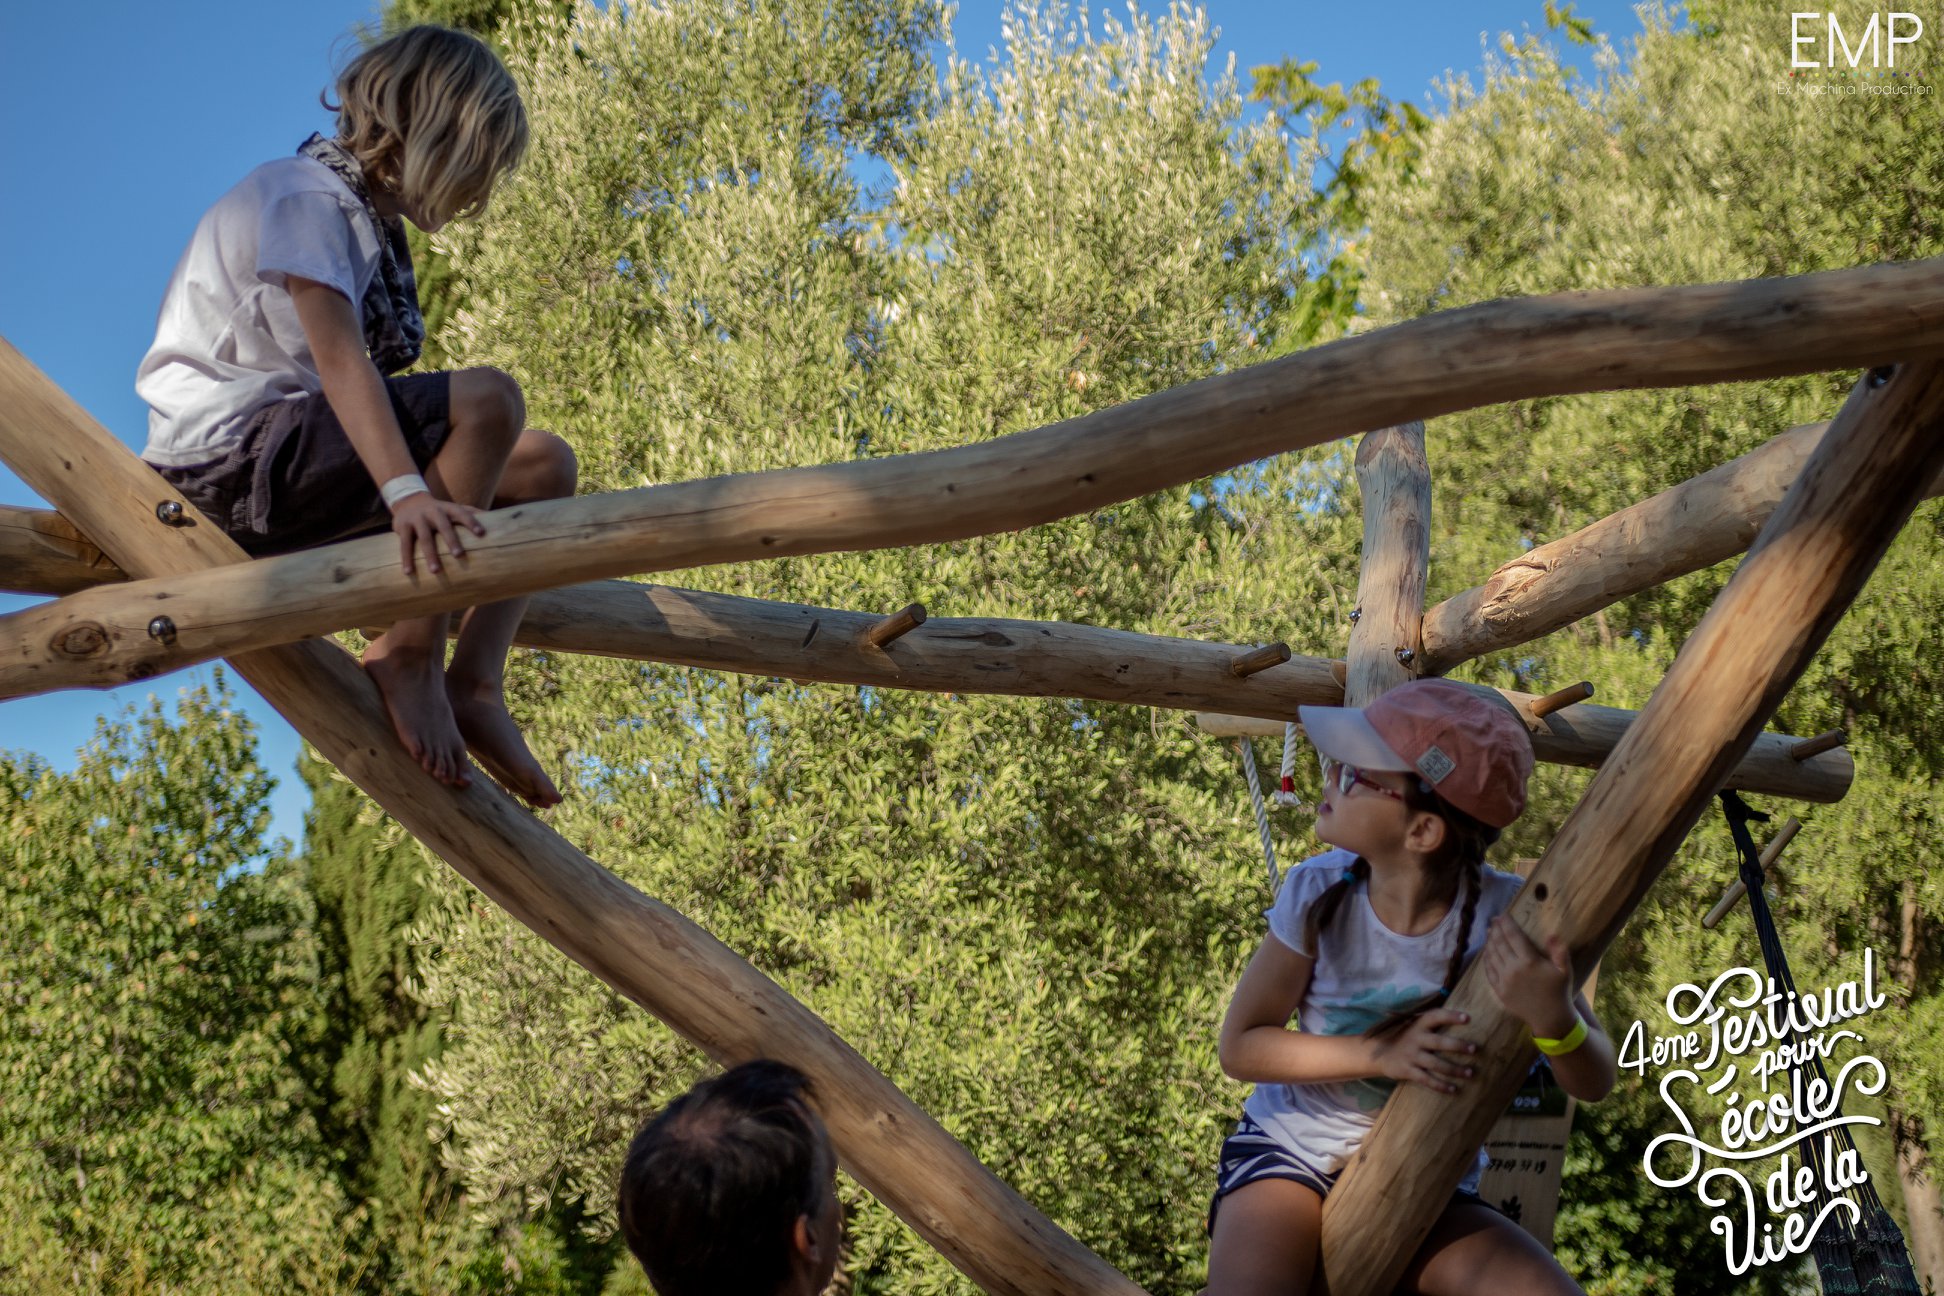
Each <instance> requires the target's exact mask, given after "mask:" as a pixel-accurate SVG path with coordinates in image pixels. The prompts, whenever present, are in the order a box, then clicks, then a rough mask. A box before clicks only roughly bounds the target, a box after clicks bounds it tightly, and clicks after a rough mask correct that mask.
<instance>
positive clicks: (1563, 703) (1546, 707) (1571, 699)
mask: <svg viewBox="0 0 1944 1296" xmlns="http://www.w3.org/2000/svg"><path fill="white" fill-rule="evenodd" d="M1592 696H1593V681H1592V680H1581V681H1580V682H1579V683H1577V684H1568V685H1567V686H1566V687H1565V688H1563V689H1560V690H1559V691H1558V692H1556V693H1548V694H1546V696H1544V697H1542V698H1534V699H1533V700H1532V705H1531V706H1530V707H1528V708H1527V709H1528V710H1529V711H1531V712H1532V718H1533V719H1534V720H1541V719H1544V718H1545V717H1546V716H1549V715H1551V714H1552V713H1553V712H1555V711H1557V710H1559V708H1561V707H1569V706H1571V705H1573V703H1575V702H1584V701H1586V699H1588V698H1590V697H1592Z"/></svg>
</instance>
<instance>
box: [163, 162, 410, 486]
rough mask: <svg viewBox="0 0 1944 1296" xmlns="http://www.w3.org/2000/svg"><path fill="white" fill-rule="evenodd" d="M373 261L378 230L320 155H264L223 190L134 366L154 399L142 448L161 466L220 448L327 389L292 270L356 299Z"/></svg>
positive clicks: (218, 452) (202, 457) (208, 457)
mask: <svg viewBox="0 0 1944 1296" xmlns="http://www.w3.org/2000/svg"><path fill="white" fill-rule="evenodd" d="M378 261H379V249H378V233H377V230H376V229H375V228H373V226H372V222H371V220H370V218H369V217H368V216H366V215H365V212H364V208H363V206H362V205H361V204H360V203H359V202H358V199H357V197H356V196H355V195H354V194H353V193H352V192H351V190H350V188H349V186H347V185H346V184H345V183H344V181H342V180H340V179H338V177H337V176H336V175H334V174H333V173H332V172H331V169H330V168H329V167H326V166H325V165H324V164H323V163H321V162H316V161H313V160H312V159H310V158H307V157H287V158H280V159H278V160H277V161H274V162H266V163H264V164H263V165H262V166H260V167H258V168H257V169H256V170H254V171H252V172H250V174H249V175H247V176H245V177H244V178H243V180H242V182H241V183H240V184H238V185H237V186H236V187H235V188H234V189H232V190H230V191H229V192H228V193H226V194H224V195H223V196H222V197H221V198H219V199H217V200H216V205H215V206H213V207H211V208H210V209H209V210H208V211H207V212H206V213H204V215H203V218H202V220H201V221H200V222H199V223H198V224H197V225H196V232H195V233H194V234H193V235H192V236H191V237H190V239H189V246H188V247H187V248H186V249H185V250H184V251H183V254H182V259H181V260H180V261H179V262H177V264H176V268H175V273H174V275H172V276H171V277H170V279H169V288H168V291H167V293H166V294H165V295H164V296H163V298H162V309H161V312H160V313H159V314H158V315H157V317H156V321H155V344H154V345H153V346H151V347H150V348H149V352H148V354H147V355H146V356H144V357H143V358H142V364H141V368H140V369H139V370H137V372H136V377H135V390H136V392H137V394H139V395H140V396H141V398H142V399H143V400H144V401H147V402H148V405H149V439H148V445H147V446H146V447H145V448H144V449H143V451H142V458H144V459H146V460H148V462H150V463H152V464H158V465H161V466H162V467H166V468H186V467H189V466H191V465H194V464H201V463H208V462H210V461H212V460H215V459H220V458H222V457H223V455H224V454H225V453H227V452H228V451H229V449H230V448H231V447H232V446H234V445H235V444H236V443H237V442H238V441H239V440H241V439H242V437H243V432H244V425H245V424H246V423H247V422H248V421H249V418H250V416H251V415H252V414H255V413H256V412H257V411H258V410H260V409H262V408H264V407H265V406H266V405H270V404H273V403H275V402H277V401H281V400H290V399H293V398H295V397H300V396H314V395H316V394H318V393H319V392H321V391H322V390H323V383H322V382H321V381H320V380H319V378H318V376H317V362H316V361H315V359H313V358H312V356H311V349H310V344H309V343H308V342H307V341H306V340H305V338H304V330H303V326H302V325H301V324H300V323H299V322H298V319H297V308H296V305H295V303H293V302H292V300H291V297H290V293H289V291H288V289H287V288H286V286H285V276H286V275H299V276H302V277H303V278H305V279H314V280H316V281H317V282H318V283H321V284H326V285H328V286H329V287H332V288H335V289H336V290H337V291H339V292H341V293H343V294H344V295H345V297H346V298H348V299H349V300H350V301H352V302H353V303H356V302H359V301H361V300H362V299H363V297H364V293H365V289H366V288H367V287H368V286H369V285H370V283H371V280H372V277H373V276H374V275H376V274H377V273H378Z"/></svg>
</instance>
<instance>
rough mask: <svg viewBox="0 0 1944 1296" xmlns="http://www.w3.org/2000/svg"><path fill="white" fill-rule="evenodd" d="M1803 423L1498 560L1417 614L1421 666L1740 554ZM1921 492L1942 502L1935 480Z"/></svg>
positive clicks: (1813, 438) (1794, 459)
mask: <svg viewBox="0 0 1944 1296" xmlns="http://www.w3.org/2000/svg"><path fill="white" fill-rule="evenodd" d="M1828 428H1829V424H1827V423H1810V424H1805V425H1804V426H1801V427H1795V428H1790V429H1789V430H1788V431H1787V432H1784V433H1783V434H1782V435H1780V436H1778V437H1776V438H1774V439H1773V440H1771V441H1768V442H1767V443H1765V444H1763V445H1761V446H1758V447H1757V448H1756V449H1754V450H1751V451H1749V452H1748V453H1747V454H1745V455H1743V456H1741V457H1740V458H1739V459H1731V460H1729V461H1728V462H1727V463H1725V464H1722V465H1721V466H1720V467H1718V468H1713V469H1710V470H1709V471H1707V472H1705V473H1702V474H1701V475H1700V476H1698V477H1691V478H1689V479H1688V480H1687V481H1684V482H1682V483H1681V484H1680V485H1678V486H1673V487H1670V488H1668V489H1667V490H1664V491H1662V492H1661V493H1660V494H1658V495H1655V496H1653V497H1652V498H1650V499H1645V500H1642V501H1641V502H1640V503H1638V504H1634V505H1631V506H1629V507H1627V508H1624V509H1621V510H1620V511H1619V512H1618V513H1614V514H1612V515H1611V516H1608V517H1605V518H1602V519H1601V520H1600V521H1598V522H1595V523H1593V524H1591V525H1590V526H1585V527H1582V528H1580V529H1579V530H1578V531H1575V532H1573V534H1571V535H1569V536H1563V537H1561V538H1560V539H1558V540H1553V541H1551V542H1549V543H1547V544H1543V545H1540V546H1539V547H1538V548H1536V549H1533V550H1530V551H1529V552H1527V553H1523V554H1521V555H1519V556H1518V557H1517V558H1514V559H1513V560H1512V561H1511V562H1508V563H1506V564H1505V565H1504V566H1502V567H1500V568H1499V569H1498V570H1497V571H1495V572H1493V573H1492V575H1491V577H1490V578H1489V579H1487V580H1486V582H1485V583H1484V584H1483V585H1479V586H1477V587H1475V588H1473V589H1468V590H1466V591H1465V592H1464V593H1462V594H1454V595H1452V596H1451V597H1450V598H1448V599H1446V600H1445V601H1444V602H1442V603H1440V604H1438V605H1437V606H1435V607H1433V608H1432V609H1431V610H1430V611H1429V612H1426V613H1425V614H1424V661H1423V663H1422V669H1423V670H1425V671H1426V672H1427V673H1431V674H1443V673H1444V672H1445V671H1448V670H1450V669H1451V668H1452V667H1454V666H1457V665H1458V664H1460V663H1461V662H1466V661H1470V660H1472V659H1473V658H1476V657H1482V656H1484V655H1485V654H1486V653H1491V652H1498V651H1501V650H1503V649H1506V648H1512V647H1516V646H1517V645H1519V644H1522V643H1528V642H1530V641H1532V640H1534V639H1537V638H1539V637H1540V636H1542V635H1548V634H1551V633H1552V632H1553V631H1555V630H1558V629H1560V628H1561V627H1563V626H1568V625H1571V624H1572V623H1573V622H1575V621H1577V620H1579V619H1580V618H1581V617H1585V616H1591V615H1592V614H1593V613H1595V612H1597V611H1599V610H1600V609H1601V608H1604V607H1608V606H1610V605H1612V604H1614V603H1617V602H1619V601H1620V600H1621V599H1623V598H1627V597H1629V596H1631V595H1634V594H1638V593H1640V592H1641V591H1642V590H1648V589H1652V588H1653V587H1654V586H1656V585H1659V584H1661V583H1662V582H1663V581H1669V580H1672V579H1674V578H1675V577H1676V576H1685V575H1687V574H1688V573H1689V572H1695V571H1700V570H1701V569H1702V568H1704V567H1712V566H1713V565H1714V564H1715V563H1718V562H1721V561H1722V560H1723V559H1726V558H1732V557H1734V556H1735V555H1736V554H1738V553H1741V552H1742V551H1743V550H1745V549H1747V548H1748V546H1749V543H1750V542H1751V541H1753V540H1754V539H1755V536H1756V533H1757V532H1759V531H1760V530H1761V529H1762V524H1763V523H1764V522H1766V521H1767V520H1768V517H1769V514H1771V513H1773V512H1774V511H1775V506H1776V505H1777V504H1778V503H1780V502H1781V499H1782V493H1783V492H1784V491H1786V490H1787V489H1788V488H1789V483H1790V482H1792V481H1794V480H1795V479H1796V477H1797V475H1798V474H1799V473H1800V472H1801V471H1802V465H1803V464H1804V463H1806V462H1807V461H1808V459H1809V455H1810V453H1811V452H1812V451H1814V450H1815V448H1816V446H1817V445H1818V444H1819V443H1820V442H1821V441H1822V438H1823V434H1824V433H1825V432H1826V431H1827V430H1828ZM1926 490H1927V493H1928V495H1930V496H1933V497H1934V496H1938V495H1944V473H1940V474H1939V475H1938V476H1936V477H1933V478H1932V479H1931V481H1930V485H1929V486H1928V487H1927V488H1926Z"/></svg>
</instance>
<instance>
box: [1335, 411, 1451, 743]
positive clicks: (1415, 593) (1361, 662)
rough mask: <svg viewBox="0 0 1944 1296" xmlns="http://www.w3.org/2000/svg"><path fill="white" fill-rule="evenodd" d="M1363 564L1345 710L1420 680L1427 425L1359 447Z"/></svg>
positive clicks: (1427, 529) (1390, 431) (1427, 560)
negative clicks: (1418, 669) (1419, 642)
mask: <svg viewBox="0 0 1944 1296" xmlns="http://www.w3.org/2000/svg"><path fill="white" fill-rule="evenodd" d="M1356 471H1357V487H1358V489H1359V490H1360V491H1361V492H1362V493H1363V562H1362V565H1361V567H1360V568H1359V573H1358V577H1357V616H1356V619H1355V620H1354V621H1353V622H1352V623H1351V626H1350V648H1349V651H1348V652H1347V653H1345V654H1344V662H1345V664H1346V666H1347V668H1348V670H1349V682H1348V683H1347V684H1346V685H1345V687H1344V690H1343V693H1344V705H1346V706H1354V707H1360V706H1366V705H1368V704H1369V703H1371V702H1374V701H1376V700H1377V699H1378V698H1379V697H1380V696H1382V695H1383V694H1385V693H1388V692H1389V691H1390V690H1392V689H1394V688H1396V687H1397V686H1398V685H1399V684H1403V683H1406V682H1407V681H1410V680H1414V679H1416V678H1417V677H1418V671H1417V667H1416V662H1417V658H1418V625H1419V623H1420V622H1421V621H1423V619H1424V584H1425V580H1426V579H1427V577H1428V576H1429V573H1430V569H1431V467H1430V464H1429V463H1427V462H1426V460H1425V457H1424V425H1423V424H1422V423H1412V424H1409V425H1407V426H1404V427H1394V428H1384V429H1381V430H1380V431H1376V432H1371V433H1368V434H1366V435H1365V436H1364V438H1363V440H1362V441H1360V442H1358V444H1357V460H1356Z"/></svg>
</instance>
